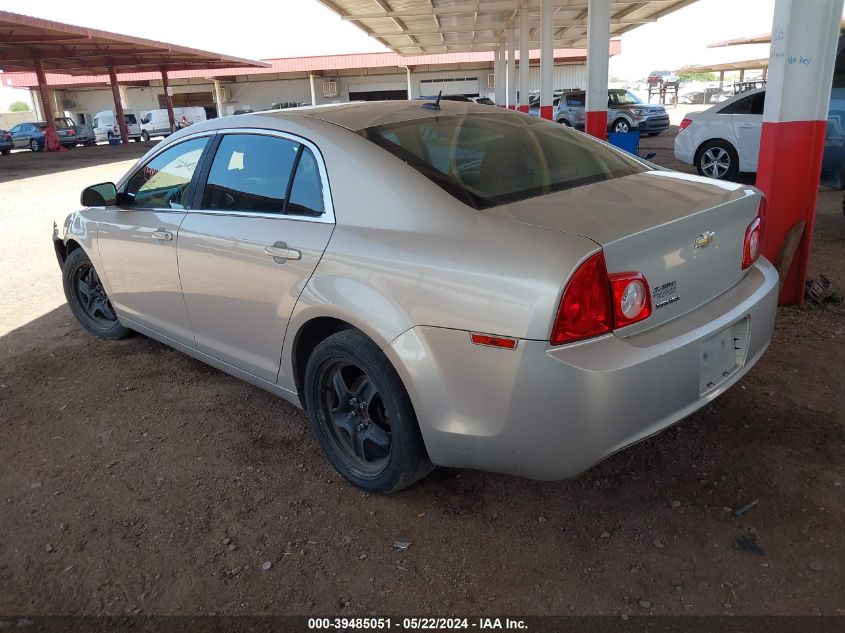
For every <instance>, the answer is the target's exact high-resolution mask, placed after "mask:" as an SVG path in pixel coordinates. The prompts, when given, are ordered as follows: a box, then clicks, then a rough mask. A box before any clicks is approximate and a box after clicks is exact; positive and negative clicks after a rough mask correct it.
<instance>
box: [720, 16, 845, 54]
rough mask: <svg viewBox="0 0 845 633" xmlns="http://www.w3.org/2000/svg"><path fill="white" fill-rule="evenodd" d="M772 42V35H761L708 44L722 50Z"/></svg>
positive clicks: (842, 24)
mask: <svg viewBox="0 0 845 633" xmlns="http://www.w3.org/2000/svg"><path fill="white" fill-rule="evenodd" d="M839 30H840V32H843V31H845V20H842V22H840V23H839ZM771 41H772V34H771V33H761V34H760V35H752V36H751V37H738V38H736V39H733V40H725V41H724V42H716V43H715V44H708V45H707V48H722V47H724V46H743V45H745V44H769V43H770V42H771Z"/></svg>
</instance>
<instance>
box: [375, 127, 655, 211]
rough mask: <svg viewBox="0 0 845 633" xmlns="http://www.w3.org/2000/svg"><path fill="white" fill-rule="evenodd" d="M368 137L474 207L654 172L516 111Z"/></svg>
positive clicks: (380, 130) (383, 129)
mask: <svg viewBox="0 0 845 633" xmlns="http://www.w3.org/2000/svg"><path fill="white" fill-rule="evenodd" d="M362 135H363V136H364V137H366V138H367V139H369V140H370V141H372V142H374V143H376V144H377V145H379V146H380V147H382V148H384V149H386V150H387V151H388V152H390V153H391V154H393V155H394V156H396V157H397V158H399V159H400V160H402V161H404V162H406V163H408V164H409V165H410V166H411V167H413V168H414V169H416V170H417V171H418V172H420V173H421V174H422V175H424V176H426V177H427V178H429V179H430V180H431V181H432V182H434V183H435V184H437V185H438V186H439V187H441V188H442V189H444V190H445V191H446V192H448V193H449V194H451V195H452V196H454V197H455V198H457V199H458V200H460V201H461V202H464V203H466V204H468V205H469V206H471V207H474V208H476V209H486V208H489V207H493V206H496V205H500V204H506V203H509V202H516V201H519V200H524V199H526V198H531V197H534V196H540V195H544V194H548V193H552V192H554V191H561V190H563V189H571V188H574V187H579V186H582V185H587V184H590V183H595V182H602V181H605V180H610V179H612V178H619V177H621V176H628V175H630V174H636V173H640V172H643V171H647V170H648V169H649V168H648V167H647V166H646V165H645V164H644V163H642V162H640V161H638V160H637V159H635V158H634V157H633V156H630V157H629V156H627V155H626V154H624V153H622V152H619V151H616V150H614V149H611V148H610V147H608V146H606V145H603V144H601V143H598V142H596V141H594V140H592V139H590V138H589V137H588V136H585V135H583V134H579V133H577V132H573V131H569V130H566V129H563V128H561V127H560V125H558V124H556V123H552V122H550V121H543V120H541V119H537V118H534V117H527V116H525V115H523V114H517V113H496V114H481V113H472V114H462V115H452V116H439V117H431V118H423V119H416V120H413V121H403V122H400V123H390V124H387V125H380V126H375V127H370V128H366V129H365V130H363V131H362Z"/></svg>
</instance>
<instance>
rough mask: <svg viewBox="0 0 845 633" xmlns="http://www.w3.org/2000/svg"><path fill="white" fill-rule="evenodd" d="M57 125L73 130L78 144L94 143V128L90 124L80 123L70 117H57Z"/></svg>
mask: <svg viewBox="0 0 845 633" xmlns="http://www.w3.org/2000/svg"><path fill="white" fill-rule="evenodd" d="M55 121H56V127H57V128H64V129H68V130H73V136H74V137H75V138H76V144H77V145H93V144H94V128H93V127H92V126H90V125H85V124H78V123H76V122H75V121H74V120H73V119H71V118H70V117H56V118H55Z"/></svg>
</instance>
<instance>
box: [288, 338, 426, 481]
mask: <svg viewBox="0 0 845 633" xmlns="http://www.w3.org/2000/svg"><path fill="white" fill-rule="evenodd" d="M304 386H305V405H306V408H307V410H308V418H309V421H310V426H311V432H312V433H313V435H314V437H315V438H316V440H317V443H318V444H319V445H320V448H322V450H323V452H324V453H325V455H326V457H327V458H328V460H329V462H331V464H332V466H334V468H335V470H337V471H338V472H339V473H340V474H341V475H342V476H343V477H344V479H346V480H347V481H349V482H350V483H351V484H353V485H355V486H357V487H358V488H361V489H362V490H365V491H367V492H370V493H377V494H387V493H391V492H396V491H397V490H401V489H402V488H405V487H407V486H410V485H411V484H413V483H414V482H416V481H418V480H419V479H422V478H423V477H425V476H426V475H427V474H428V473H430V472H431V471H432V470H433V468H434V466H433V465H432V463H431V461H430V460H429V458H428V454H427V453H426V450H425V445H424V444H423V440H422V435H421V433H420V429H419V426H418V424H417V418H416V415H415V414H414V408H413V406H412V404H411V399H410V397H409V396H408V392H407V391H406V390H405V387H404V385H403V384H402V380H401V379H400V378H399V374H397V373H396V370H395V369H394V368H393V366H392V365H391V364H390V361H389V360H388V359H387V357H386V356H385V355H384V352H382V351H381V349H379V347H378V345H376V344H375V343H374V342H373V341H372V340H370V339H369V338H367V337H366V336H365V335H364V334H363V333H361V332H360V331H358V330H351V329H350V330H344V331H342V332H338V333H337V334H333V335H332V336H329V337H328V338H326V339H325V340H323V341H322V342H321V343H320V344H319V345H317V347H316V348H315V349H314V351H313V352H312V353H311V355H310V357H309V358H308V363H307V365H306V369H305V379H304Z"/></svg>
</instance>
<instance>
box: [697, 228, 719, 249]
mask: <svg viewBox="0 0 845 633" xmlns="http://www.w3.org/2000/svg"><path fill="white" fill-rule="evenodd" d="M715 237H716V231H704V233H702V234H701V235H699V236H698V237H697V238H695V247H696V248H707V247H708V246H710V245H711V244H712V243H713V239H714V238H715Z"/></svg>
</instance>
